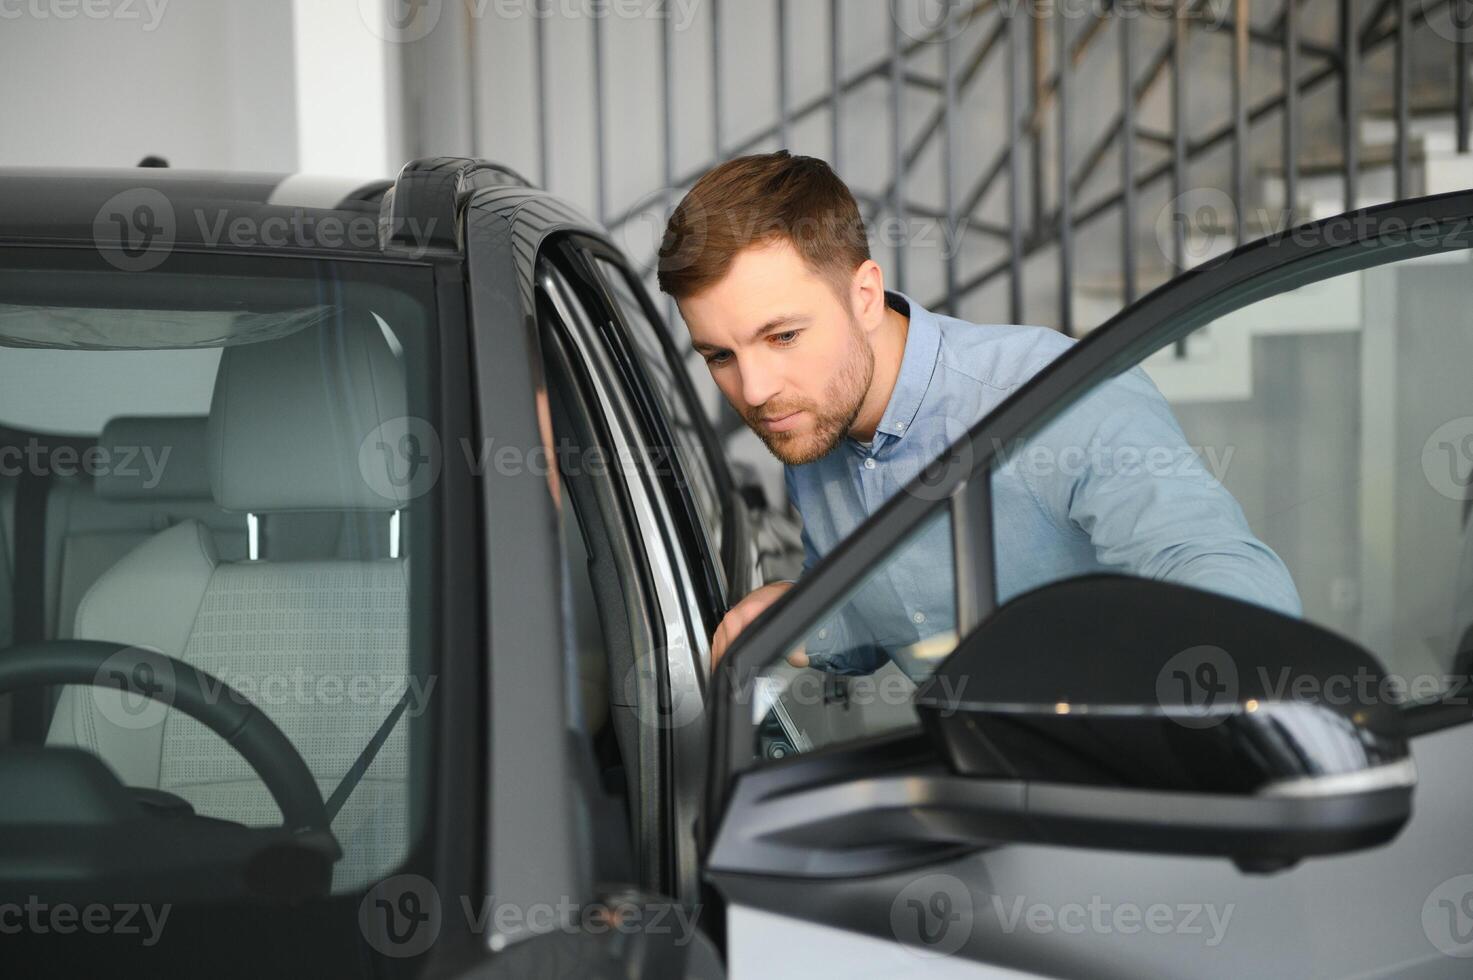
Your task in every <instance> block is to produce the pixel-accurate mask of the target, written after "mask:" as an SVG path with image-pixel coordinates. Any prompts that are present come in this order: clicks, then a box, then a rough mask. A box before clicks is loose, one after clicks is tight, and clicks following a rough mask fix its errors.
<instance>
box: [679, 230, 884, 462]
mask: <svg viewBox="0 0 1473 980" xmlns="http://www.w3.org/2000/svg"><path fill="white" fill-rule="evenodd" d="M679 306H680V312H681V315H682V316H683V317H684V319H685V322H686V326H687V327H688V328H689V329H690V335H691V343H692V345H693V346H694V347H695V349H696V350H697V351H698V352H699V353H700V354H701V356H702V357H704V358H705V360H706V365H707V366H708V367H709V368H710V370H711V377H712V378H713V379H714V380H715V381H716V385H717V387H719V388H720V389H721V393H722V394H723V395H725V396H726V400H727V401H729V402H731V405H732V407H733V408H735V409H736V410H737V414H739V415H740V416H741V417H742V418H743V419H744V420H745V421H746V423H747V425H748V426H750V427H751V429H752V431H753V432H755V433H757V435H758V436H760V437H761V439H762V441H763V442H764V443H766V444H767V448H768V449H769V450H771V452H772V454H773V455H774V456H776V457H777V458H778V459H780V460H782V461H783V462H784V463H787V464H789V465H791V466H798V465H801V464H803V463H810V462H812V461H813V460H815V459H818V458H819V457H821V456H823V455H825V454H826V453H828V452H829V450H831V449H833V448H834V447H835V446H837V445H838V444H839V440H841V439H843V438H844V435H845V434H846V433H847V432H848V431H849V429H850V427H851V426H852V425H853V424H854V419H855V417H856V416H857V415H858V413H859V409H860V405H861V403H862V402H863V401H864V396H865V393H866V392H867V391H868V390H869V386H870V381H871V380H872V378H873V377H874V368H875V358H874V351H873V350H872V349H871V347H870V341H869V336H868V334H866V333H865V331H864V330H863V329H862V328H861V326H860V325H859V323H858V322H857V321H856V320H855V318H854V316H853V314H852V312H851V310H850V306H849V303H848V302H847V301H846V300H841V299H840V298H839V296H838V295H837V294H836V292H835V290H834V287H833V285H832V283H830V282H829V281H828V280H826V279H824V278H822V277H821V276H819V275H818V274H816V273H815V272H814V271H813V270H812V269H810V268H809V267H808V265H807V263H805V262H804V261H803V258H802V256H800V255H799V254H798V252H797V250H796V249H794V248H793V246H792V245H791V244H790V243H789V242H787V241H785V240H779V241H776V242H773V243H771V244H764V245H756V246H753V247H751V248H748V249H746V250H744V251H742V252H740V253H739V254H738V255H737V257H736V259H735V260H733V262H732V264H731V268H730V269H729V270H728V271H727V273H726V275H725V276H724V277H723V278H722V279H721V280H720V281H718V282H717V283H716V284H715V285H712V286H710V287H708V288H706V289H705V290H703V291H701V292H700V293H697V294H696V295H694V296H690V297H687V298H685V299H683V300H681V301H680V303H679Z"/></svg>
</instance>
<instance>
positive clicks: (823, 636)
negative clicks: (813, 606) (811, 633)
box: [818, 629, 829, 640]
mask: <svg viewBox="0 0 1473 980" xmlns="http://www.w3.org/2000/svg"><path fill="white" fill-rule="evenodd" d="M818 638H819V639H820V640H827V639H828V638H829V631H828V630H826V629H822V630H819V631H818Z"/></svg>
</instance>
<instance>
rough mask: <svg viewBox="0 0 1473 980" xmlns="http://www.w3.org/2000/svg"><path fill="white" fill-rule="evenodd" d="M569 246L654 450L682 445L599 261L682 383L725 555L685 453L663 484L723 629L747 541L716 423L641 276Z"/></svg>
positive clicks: (597, 249) (588, 244) (595, 245)
mask: <svg viewBox="0 0 1473 980" xmlns="http://www.w3.org/2000/svg"><path fill="white" fill-rule="evenodd" d="M570 245H571V248H570V251H571V252H572V253H573V255H574V256H575V261H576V262H577V264H578V266H579V267H580V268H581V269H582V270H583V273H584V275H586V276H588V277H589V278H590V279H591V282H590V286H591V287H592V288H593V289H594V290H595V291H596V295H597V296H598V299H599V301H600V302H601V304H602V306H603V310H604V313H605V315H606V316H608V317H610V321H611V324H612V325H614V326H615V327H616V328H617V329H616V330H614V331H611V332H610V334H609V335H608V337H607V338H606V342H607V343H608V344H609V346H610V348H611V350H613V351H614V354H615V357H616V360H617V361H618V362H619V363H620V364H621V366H623V367H625V368H626V370H627V371H628V374H627V376H626V380H625V384H626V386H627V387H628V388H629V389H630V390H631V392H633V393H635V394H636V399H635V401H636V404H637V405H638V406H639V408H640V412H641V422H642V424H643V426H644V430H645V431H644V434H645V439H646V442H647V444H648V445H653V446H655V447H671V448H674V449H678V448H679V443H678V441H677V440H676V439H675V437H674V434H673V433H672V432H671V431H670V426H669V425H668V424H667V420H666V418H665V413H664V411H663V407H662V404H661V400H660V397H659V396H658V395H656V394H655V393H654V386H653V385H652V383H651V381H650V377H649V372H648V369H647V368H646V366H645V363H644V354H643V352H642V351H641V349H640V347H639V345H638V344H636V343H634V341H633V340H632V339H631V338H632V334H633V332H634V331H635V330H636V329H637V328H636V327H635V326H633V325H632V324H630V322H629V314H628V313H627V312H626V311H625V310H624V308H623V305H622V304H621V303H620V302H619V300H618V298H617V297H616V296H615V295H614V292H613V289H612V287H611V286H610V285H609V283H608V281H607V279H606V277H605V273H604V270H603V269H602V268H600V266H599V261H600V260H602V261H605V262H608V263H609V264H610V265H612V266H613V267H614V268H616V269H618V270H620V272H621V273H622V274H623V275H624V277H625V281H626V283H627V284H628V286H629V290H630V292H631V293H632V294H633V295H634V297H635V299H636V300H637V301H638V302H639V303H640V307H641V311H642V312H643V314H644V316H645V318H646V319H647V320H648V321H649V322H650V323H651V324H652V325H653V326H654V327H655V333H656V336H657V342H658V343H659V344H660V347H661V352H662V354H663V356H664V358H665V365H666V367H667V369H668V370H669V372H670V375H671V377H672V379H673V380H674V383H675V392H674V396H675V398H676V399H678V400H679V401H680V402H681V403H682V404H683V406H684V407H685V409H686V412H687V413H688V415H689V416H690V419H691V426H692V429H693V431H694V433H695V435H696V438H697V441H698V442H699V444H700V446H701V449H702V456H703V459H704V462H705V464H706V466H707V468H708V470H709V472H710V474H711V477H712V483H713V486H714V487H715V490H716V498H717V502H718V503H719V504H720V506H721V523H722V526H721V547H720V551H719V552H718V551H717V550H716V549H714V548H713V547H712V540H711V536H710V534H709V532H708V531H707V529H706V527H705V520H704V518H703V517H702V514H701V508H700V506H699V505H698V503H697V502H696V500H695V497H694V494H693V493H692V491H691V481H690V478H689V475H688V474H687V473H685V472H684V471H683V465H684V464H683V462H682V460H681V459H680V457H679V454H678V453H669V454H667V455H666V457H665V460H664V462H665V464H666V465H665V466H664V467H662V469H666V470H668V471H671V472H665V473H662V474H661V475H662V479H661V481H660V482H661V486H662V488H663V490H662V492H663V494H664V495H665V497H666V498H667V499H668V500H669V501H670V504H671V506H672V509H673V510H675V511H676V513H677V514H678V515H679V520H680V523H681V524H682V528H681V530H682V545H683V548H684V550H685V552H686V554H693V555H699V556H700V558H701V563H700V564H701V576H702V579H703V580H704V581H703V584H702V586H701V587H702V589H703V591H704V593H705V602H706V604H707V607H708V609H709V615H710V616H714V617H715V618H713V619H709V625H710V627H711V628H712V629H714V628H715V626H716V623H717V622H719V618H720V615H721V614H723V613H724V612H725V610H726V607H727V604H728V603H729V602H730V601H732V600H733V599H734V598H736V597H734V596H732V594H731V592H730V588H731V586H732V584H733V583H735V582H738V581H740V578H739V577H738V575H737V574H736V572H737V569H736V564H737V562H738V561H739V552H738V550H737V542H738V541H739V540H740V535H739V534H738V530H737V528H736V527H735V525H736V523H737V521H738V520H739V519H740V518H739V515H738V512H737V501H738V500H739V499H740V498H739V496H738V494H737V492H736V489H735V482H734V480H733V479H732V476H731V471H730V469H728V467H727V463H726V455H725V453H724V452H723V451H722V449H721V444H720V442H719V441H718V440H717V438H716V434H715V431H714V430H713V429H712V427H711V424H710V420H709V419H708V418H707V417H706V414H705V411H704V410H703V409H702V407H701V404H700V399H699V398H697V397H696V393H695V389H694V387H693V386H692V384H691V381H690V376H689V375H688V374H687V373H686V372H687V370H688V369H687V368H686V366H685V365H684V363H682V361H681V359H680V357H679V353H678V351H677V350H676V348H675V343H674V339H673V338H672V337H671V336H670V331H669V329H668V328H667V327H666V325H665V321H664V318H663V317H662V316H660V314H659V312H658V311H657V310H656V309H655V306H654V303H653V302H652V301H651V300H650V297H649V295H648V293H647V292H646V291H645V289H644V286H643V283H641V282H640V281H639V277H638V276H636V275H634V273H633V272H632V271H631V270H630V269H629V267H628V264H627V263H626V261H625V260H624V258H623V257H622V256H621V255H619V253H618V252H617V251H615V250H613V249H612V248H610V247H608V246H607V245H606V244H605V243H603V242H600V241H598V240H597V239H592V238H584V237H579V238H577V239H575V240H574V241H572V242H571V243H570Z"/></svg>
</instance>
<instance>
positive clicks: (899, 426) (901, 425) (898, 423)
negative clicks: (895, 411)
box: [895, 422, 905, 429]
mask: <svg viewBox="0 0 1473 980" xmlns="http://www.w3.org/2000/svg"><path fill="white" fill-rule="evenodd" d="M895 428H897V429H903V428H905V423H904V422H896V423H895Z"/></svg>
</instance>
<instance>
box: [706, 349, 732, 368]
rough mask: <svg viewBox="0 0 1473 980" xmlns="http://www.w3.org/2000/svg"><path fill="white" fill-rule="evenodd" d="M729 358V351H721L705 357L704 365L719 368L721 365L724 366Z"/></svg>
mask: <svg viewBox="0 0 1473 980" xmlns="http://www.w3.org/2000/svg"><path fill="white" fill-rule="evenodd" d="M730 357H731V353H730V352H729V351H721V352H719V353H716V354H709V355H707V357H706V363H707V364H710V365H711V366H712V367H720V366H721V365H722V364H725V363H726V362H727V360H728V359H729V358H730Z"/></svg>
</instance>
